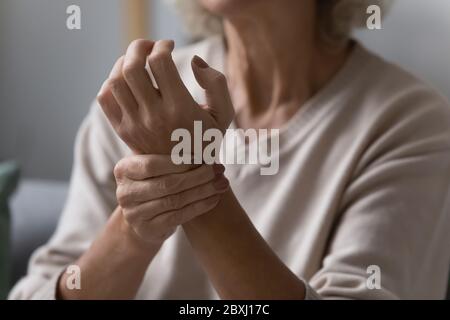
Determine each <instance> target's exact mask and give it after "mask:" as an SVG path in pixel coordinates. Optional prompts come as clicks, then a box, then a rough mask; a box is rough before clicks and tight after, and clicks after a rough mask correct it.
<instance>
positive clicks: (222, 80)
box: [212, 72, 227, 86]
mask: <svg viewBox="0 0 450 320" xmlns="http://www.w3.org/2000/svg"><path fill="white" fill-rule="evenodd" d="M212 82H213V83H214V84H216V85H219V86H224V85H225V84H226V83H227V78H226V77H225V75H224V74H223V73H221V72H217V74H216V75H215V76H214V77H213V79H212Z"/></svg>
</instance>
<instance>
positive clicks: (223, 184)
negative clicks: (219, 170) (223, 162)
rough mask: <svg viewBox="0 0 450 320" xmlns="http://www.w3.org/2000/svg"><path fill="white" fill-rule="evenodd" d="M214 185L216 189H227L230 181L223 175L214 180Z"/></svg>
mask: <svg viewBox="0 0 450 320" xmlns="http://www.w3.org/2000/svg"><path fill="white" fill-rule="evenodd" d="M213 185H214V188H216V190H225V189H227V188H228V186H229V185H230V184H229V182H228V179H227V178H225V176H223V175H222V176H221V177H220V178H218V179H217V180H216V181H214V182H213Z"/></svg>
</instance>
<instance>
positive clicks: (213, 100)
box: [192, 56, 234, 132]
mask: <svg viewBox="0 0 450 320" xmlns="http://www.w3.org/2000/svg"><path fill="white" fill-rule="evenodd" d="M192 71H193V72H194V76H195V79H196V80H197V82H198V84H199V85H200V87H202V88H203V89H204V90H205V94H206V103H207V107H206V109H207V110H208V111H209V113H210V114H211V116H212V117H213V118H214V119H215V120H216V121H217V123H218V124H219V129H221V130H222V131H223V132H225V130H226V129H227V128H228V126H229V125H230V123H231V121H232V120H233V118H234V108H233V104H232V102H231V97H230V92H229V91H228V85H227V79H226V78H225V76H224V75H223V74H222V73H221V72H219V71H217V70H215V69H213V68H211V67H210V66H209V65H208V64H207V63H206V62H205V61H204V60H203V59H202V58H200V57H199V56H194V58H193V59H192Z"/></svg>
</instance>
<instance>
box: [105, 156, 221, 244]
mask: <svg viewBox="0 0 450 320" xmlns="http://www.w3.org/2000/svg"><path fill="white" fill-rule="evenodd" d="M223 171H224V168H223V166H222V165H213V166H209V165H202V166H199V167H196V168H192V167H191V166H187V165H175V164H173V163H172V161H171V159H170V156H162V155H145V156H144V155H136V156H130V157H127V158H124V159H122V160H121V161H120V162H119V163H118V164H117V165H116V167H115V169H114V175H115V177H116V181H117V200H118V202H119V205H120V207H121V209H122V212H123V215H124V217H125V219H126V221H127V222H128V224H129V225H130V226H131V228H132V229H133V230H134V232H135V233H136V234H137V235H138V236H139V238H141V239H142V240H144V241H145V242H146V243H151V244H156V245H159V244H162V243H163V242H164V240H166V239H167V238H168V237H169V236H170V235H172V234H173V232H174V231H175V230H176V228H177V227H178V226H179V225H182V224H184V223H186V222H188V221H190V220H191V219H193V218H195V217H197V216H199V215H201V214H203V213H206V212H208V211H210V210H211V209H213V208H214V207H215V206H216V205H217V204H218V203H219V201H220V199H221V195H222V194H223V193H225V191H227V190H228V187H229V184H228V180H227V179H226V178H225V177H224V175H223Z"/></svg>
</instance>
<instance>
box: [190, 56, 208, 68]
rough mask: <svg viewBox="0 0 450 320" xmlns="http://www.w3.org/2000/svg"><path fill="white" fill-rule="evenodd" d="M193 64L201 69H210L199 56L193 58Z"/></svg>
mask: <svg viewBox="0 0 450 320" xmlns="http://www.w3.org/2000/svg"><path fill="white" fill-rule="evenodd" d="M192 62H193V63H194V64H195V65H196V66H197V67H199V68H201V69H207V68H209V64H207V63H206V62H205V60H203V59H202V58H200V57H199V56H197V55H195V56H194V58H192Z"/></svg>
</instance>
